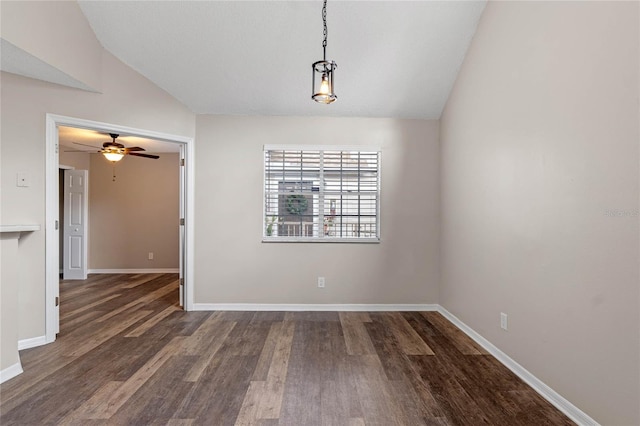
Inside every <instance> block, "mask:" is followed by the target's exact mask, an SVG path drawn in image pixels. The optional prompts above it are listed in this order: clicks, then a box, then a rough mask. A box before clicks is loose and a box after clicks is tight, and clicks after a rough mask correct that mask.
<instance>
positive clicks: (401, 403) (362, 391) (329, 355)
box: [0, 274, 573, 426]
mask: <svg viewBox="0 0 640 426" xmlns="http://www.w3.org/2000/svg"><path fill="white" fill-rule="evenodd" d="M177 289H178V283H177V276H176V275H175V274H155V275H92V276H90V278H89V279H88V280H87V281H80V282H78V281H67V282H64V281H63V282H62V283H61V329H60V335H59V336H58V340H57V341H56V342H55V343H52V344H50V345H46V346H42V347H38V348H33V349H29V350H24V351H21V352H20V356H21V359H22V365H23V368H24V370H25V372H24V373H23V374H22V375H20V376H18V377H16V378H14V379H12V380H10V381H8V382H6V383H3V384H2V385H1V386H0V404H1V405H0V410H1V414H0V424H2V425H11V424H21V425H41V424H68V425H102V424H109V425H124V424H130V425H147V424H152V425H191V424H193V425H234V424H235V425H262V426H267V425H296V426H307V425H338V426H339V425H345V426H356V425H384V426H387V425H481V424H485V425H509V426H513V425H569V424H573V423H572V422H571V421H570V420H569V419H568V418H566V417H565V416H564V415H563V414H562V413H560V412H559V411H558V410H556V409H555V408H554V407H553V406H551V405H550V404H549V403H548V402H546V401H545V400H544V399H542V398H541V397H540V396H539V395H538V394H537V393H535V392H534V391H533V390H532V389H531V388H529V387H528V386H527V385H526V384H525V383H523V382H522V381H521V380H520V379H518V378H517V377H516V376H515V375H514V374H513V373H511V372H510V371H509V370H508V369H506V368H505V367H504V366H502V365H501V364H500V363H499V362H498V361H497V360H496V359H495V358H493V357H492V356H490V355H488V354H487V353H486V352H485V351H484V350H483V349H482V348H480V347H479V346H478V345H476V344H475V343H474V342H473V341H471V340H470V339H469V338H468V337H467V336H466V335H464V334H463V333H462V332H461V331H460V330H458V329H457V328H455V327H454V326H453V325H451V324H450V323H449V322H448V321H447V320H446V319H445V318H444V317H442V316H441V315H440V314H438V313H435V312H424V313H416V312H394V313H364V312H360V313H354V312H188V313H187V312H183V311H182V310H180V308H179V307H178V306H177V302H178V300H177V298H178V295H177Z"/></svg>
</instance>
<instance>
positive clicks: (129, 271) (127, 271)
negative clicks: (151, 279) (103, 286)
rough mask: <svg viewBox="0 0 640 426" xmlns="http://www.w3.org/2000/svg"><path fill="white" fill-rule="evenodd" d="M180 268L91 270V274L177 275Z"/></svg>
mask: <svg viewBox="0 0 640 426" xmlns="http://www.w3.org/2000/svg"><path fill="white" fill-rule="evenodd" d="M178 272H180V269H178V268H164V269H163V268H155V269H89V273H90V274H177V273H178Z"/></svg>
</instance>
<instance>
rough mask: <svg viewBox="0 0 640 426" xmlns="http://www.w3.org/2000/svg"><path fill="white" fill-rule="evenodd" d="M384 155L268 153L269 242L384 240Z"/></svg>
mask: <svg viewBox="0 0 640 426" xmlns="http://www.w3.org/2000/svg"><path fill="white" fill-rule="evenodd" d="M379 210H380V151H379V150H376V149H369V150H365V149H360V148H358V149H346V148H345V149H342V148H337V149H333V148H332V149H326V148H322V149H309V148H302V147H293V148H292V147H286V148H281V147H269V146H265V149H264V226H263V240H264V241H325V242H327V241H342V242H346V241H356V242H377V241H379V239H380V220H379Z"/></svg>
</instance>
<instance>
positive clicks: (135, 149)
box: [125, 146, 146, 151]
mask: <svg viewBox="0 0 640 426" xmlns="http://www.w3.org/2000/svg"><path fill="white" fill-rule="evenodd" d="M125 149H126V150H127V151H146V149H144V148H140V147H139V146H132V147H131V148H125Z"/></svg>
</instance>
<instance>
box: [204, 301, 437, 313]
mask: <svg viewBox="0 0 640 426" xmlns="http://www.w3.org/2000/svg"><path fill="white" fill-rule="evenodd" d="M193 310H194V311H324V312H329V311H331V312H333V311H344V312H414V311H437V310H438V305H433V304H424V305H391V304H390V305H387V304H323V303H320V304H296V303H266V304H265V303H195V304H194V305H193Z"/></svg>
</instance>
